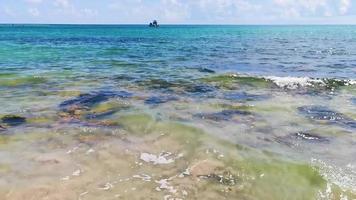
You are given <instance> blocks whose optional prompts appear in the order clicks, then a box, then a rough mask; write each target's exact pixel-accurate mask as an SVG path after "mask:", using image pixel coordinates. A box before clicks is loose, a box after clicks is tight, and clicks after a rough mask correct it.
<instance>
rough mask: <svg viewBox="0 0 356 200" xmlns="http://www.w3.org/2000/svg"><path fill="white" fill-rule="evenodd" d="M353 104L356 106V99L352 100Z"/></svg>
mask: <svg viewBox="0 0 356 200" xmlns="http://www.w3.org/2000/svg"><path fill="white" fill-rule="evenodd" d="M351 102H352V103H353V104H355V105H356V97H353V98H351Z"/></svg>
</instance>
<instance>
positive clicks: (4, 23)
mask: <svg viewBox="0 0 356 200" xmlns="http://www.w3.org/2000/svg"><path fill="white" fill-rule="evenodd" d="M0 25H79V26H80V25H98V26H100V25H102V26H110V25H111V26H115V25H147V26H148V25H149V23H146V24H145V23H9V22H0ZM159 25H160V26H172V25H174V26H356V23H355V24H347V23H345V24H343V23H341V24H340V23H339V24H337V23H329V24H328V23H315V24H307V23H290V24H287V23H286V24H284V23H281V24H278V23H277V24H267V23H266V24H263V23H261V24H258V23H256V24H254V23H251V24H229V23H228V24H218V23H163V24H159Z"/></svg>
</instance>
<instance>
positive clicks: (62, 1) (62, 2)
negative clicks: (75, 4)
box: [54, 0, 71, 8]
mask: <svg viewBox="0 0 356 200" xmlns="http://www.w3.org/2000/svg"><path fill="white" fill-rule="evenodd" d="M54 5H55V6H57V7H62V8H67V7H70V5H71V4H70V3H69V0H55V1H54Z"/></svg>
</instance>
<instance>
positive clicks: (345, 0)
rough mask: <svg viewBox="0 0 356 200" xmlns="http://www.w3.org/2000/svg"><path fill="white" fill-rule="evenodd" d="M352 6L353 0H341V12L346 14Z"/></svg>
mask: <svg viewBox="0 0 356 200" xmlns="http://www.w3.org/2000/svg"><path fill="white" fill-rule="evenodd" d="M350 7H351V0H340V8H339V12H340V14H342V15H344V14H346V13H347V11H348V10H349V9H350Z"/></svg>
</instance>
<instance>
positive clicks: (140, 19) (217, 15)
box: [0, 0, 356, 24]
mask: <svg viewBox="0 0 356 200" xmlns="http://www.w3.org/2000/svg"><path fill="white" fill-rule="evenodd" d="M152 19H157V20H159V22H161V23H168V24H356V0H0V23H91V24H137V23H138V24H142V23H144V24H145V23H148V22H149V21H150V20H152Z"/></svg>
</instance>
